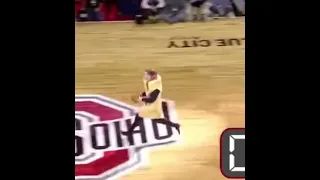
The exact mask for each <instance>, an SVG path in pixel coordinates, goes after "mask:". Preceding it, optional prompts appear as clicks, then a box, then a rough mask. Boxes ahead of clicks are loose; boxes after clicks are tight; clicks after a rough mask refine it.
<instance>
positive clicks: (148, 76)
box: [144, 69, 158, 81]
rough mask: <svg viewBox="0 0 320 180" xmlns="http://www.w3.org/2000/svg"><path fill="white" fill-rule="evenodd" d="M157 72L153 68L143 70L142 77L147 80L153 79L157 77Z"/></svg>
mask: <svg viewBox="0 0 320 180" xmlns="http://www.w3.org/2000/svg"><path fill="white" fill-rule="evenodd" d="M157 74H158V73H157V72H156V71H155V70H153V69H150V70H149V69H148V70H145V71H144V79H145V80H147V81H150V80H153V79H156V78H157Z"/></svg>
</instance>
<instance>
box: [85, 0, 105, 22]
mask: <svg viewBox="0 0 320 180" xmlns="http://www.w3.org/2000/svg"><path fill="white" fill-rule="evenodd" d="M85 3H86V5H85V8H86V11H87V14H88V20H89V21H102V20H103V14H102V13H101V11H100V7H101V3H102V0H86V2H85Z"/></svg>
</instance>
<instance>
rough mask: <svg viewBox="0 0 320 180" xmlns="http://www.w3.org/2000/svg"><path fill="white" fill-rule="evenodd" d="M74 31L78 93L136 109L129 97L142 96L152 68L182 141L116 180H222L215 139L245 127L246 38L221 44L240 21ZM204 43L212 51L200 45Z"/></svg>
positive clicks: (234, 34) (239, 29)
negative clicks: (178, 125) (175, 115)
mask: <svg viewBox="0 0 320 180" xmlns="http://www.w3.org/2000/svg"><path fill="white" fill-rule="evenodd" d="M75 26H76V29H75V32H76V43H75V44H76V64H75V65H76V84H75V86H76V90H75V92H76V94H101V95H105V96H108V97H110V98H114V99H117V100H119V101H123V102H126V103H128V104H132V105H133V103H132V102H131V99H130V97H131V96H132V95H134V94H137V93H140V92H142V91H143V86H142V75H143V71H144V70H145V69H150V68H154V69H156V70H157V71H158V72H159V73H160V74H161V76H162V78H163V85H164V93H163V97H164V98H166V99H170V100H173V101H175V102H176V108H177V111H178V114H179V117H180V122H181V125H182V136H183V137H182V142H181V143H179V144H177V145H172V146H168V147H161V148H159V149H155V150H153V151H151V153H150V155H149V159H150V164H149V165H148V166H145V167H142V168H140V169H138V170H136V171H134V172H133V173H130V174H128V175H125V176H124V177H121V178H120V179H121V180H194V179H199V180H212V179H214V180H223V179H226V178H225V177H223V175H222V174H221V172H220V170H219V167H220V165H219V163H220V160H219V158H220V156H219V137H220V135H221V133H222V132H223V130H225V129H226V128H231V127H244V125H245V121H244V118H245V112H244V111H245V101H244V98H245V95H244V92H245V85H244V83H245V67H244V62H245V61H244V53H245V46H244V41H243V42H242V43H241V44H234V45H233V46H227V45H225V46H221V44H220V45H219V44H218V42H220V41H221V39H222V40H226V41H228V40H230V39H243V38H244V34H245V22H244V19H228V20H227V19H225V20H216V21H213V22H205V23H181V24H173V25H167V24H155V25H146V26H141V27H137V26H136V25H134V24H133V23H96V24H95V23H88V24H76V25H75ZM201 40H202V41H201ZM203 40H207V41H210V42H211V43H210V46H208V47H202V46H201V43H202V45H203V42H204V41H203ZM170 41H174V43H176V44H180V45H181V44H183V43H184V41H187V43H188V47H185V48H174V47H173V48H168V46H169V45H170ZM193 41H196V42H197V43H198V45H194V43H193ZM197 43H196V44H197ZM190 44H192V45H190ZM199 44H200V45H199ZM189 46H191V47H189ZM194 46H197V47H194Z"/></svg>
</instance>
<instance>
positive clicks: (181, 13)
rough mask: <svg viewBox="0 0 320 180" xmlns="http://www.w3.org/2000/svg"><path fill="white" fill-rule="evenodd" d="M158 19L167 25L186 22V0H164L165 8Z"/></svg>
mask: <svg viewBox="0 0 320 180" xmlns="http://www.w3.org/2000/svg"><path fill="white" fill-rule="evenodd" d="M159 17H160V18H161V19H162V20H164V21H165V22H167V23H177V22H183V21H186V20H187V18H188V14H187V2H186V0H166V6H165V7H164V9H163V11H162V12H161V13H160V14H159Z"/></svg>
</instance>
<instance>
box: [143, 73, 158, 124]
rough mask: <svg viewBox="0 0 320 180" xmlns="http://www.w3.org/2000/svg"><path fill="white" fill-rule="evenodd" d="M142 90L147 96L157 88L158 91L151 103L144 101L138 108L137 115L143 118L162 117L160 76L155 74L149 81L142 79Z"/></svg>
mask: <svg viewBox="0 0 320 180" xmlns="http://www.w3.org/2000/svg"><path fill="white" fill-rule="evenodd" d="M143 85H144V90H145V93H146V96H147V97H149V95H150V93H152V92H153V91H154V90H156V89H158V90H159V91H160V93H159V95H158V97H157V99H156V100H155V101H154V102H153V103H146V104H145V105H143V106H142V107H141V109H140V110H139V115H140V116H141V117H144V118H151V119H157V118H162V99H161V94H162V80H161V76H160V75H159V74H157V78H155V79H154V80H151V81H146V80H143Z"/></svg>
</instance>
